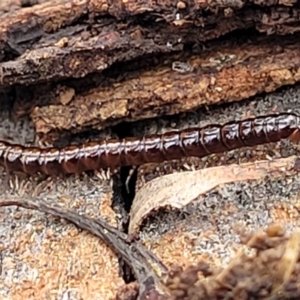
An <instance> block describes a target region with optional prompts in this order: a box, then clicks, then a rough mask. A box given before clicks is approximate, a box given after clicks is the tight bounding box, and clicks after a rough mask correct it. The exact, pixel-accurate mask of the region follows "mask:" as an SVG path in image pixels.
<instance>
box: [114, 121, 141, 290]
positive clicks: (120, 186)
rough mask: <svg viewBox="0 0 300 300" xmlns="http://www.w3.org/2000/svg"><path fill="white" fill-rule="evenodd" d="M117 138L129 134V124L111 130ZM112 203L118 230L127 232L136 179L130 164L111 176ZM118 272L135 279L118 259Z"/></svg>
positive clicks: (128, 280) (125, 280) (125, 278)
mask: <svg viewBox="0 0 300 300" xmlns="http://www.w3.org/2000/svg"><path fill="white" fill-rule="evenodd" d="M113 132H114V134H116V135H117V136H118V138H120V139H122V138H124V137H126V136H128V134H129V135H130V124H123V126H122V125H120V126H117V127H115V128H114V130H113ZM112 179H113V193H114V194H113V201H112V202H113V203H112V208H113V210H114V211H115V212H116V214H117V222H118V227H119V230H120V231H123V232H125V233H128V226H129V212H130V208H131V205H132V202H133V199H134V197H135V185H136V181H137V168H132V167H131V166H127V167H121V168H120V169H119V172H118V173H117V174H114V175H113V177H112ZM119 272H120V276H121V277H122V278H123V280H124V282H125V283H126V284H128V283H130V282H133V281H135V277H134V274H133V272H132V270H131V268H130V267H129V266H128V264H127V263H126V262H125V261H124V260H123V259H121V258H120V259H119Z"/></svg>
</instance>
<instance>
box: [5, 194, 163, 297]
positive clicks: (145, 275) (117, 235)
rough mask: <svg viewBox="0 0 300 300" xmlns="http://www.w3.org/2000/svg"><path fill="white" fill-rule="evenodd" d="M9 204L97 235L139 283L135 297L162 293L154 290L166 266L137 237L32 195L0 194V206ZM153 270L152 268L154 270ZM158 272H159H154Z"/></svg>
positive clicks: (159, 287) (157, 295)
mask: <svg viewBox="0 0 300 300" xmlns="http://www.w3.org/2000/svg"><path fill="white" fill-rule="evenodd" d="M12 205H16V206H20V207H23V208H27V209H33V210H38V211H40V212H44V213H47V214H51V215H53V216H55V217H60V218H63V219H66V220H68V221H70V222H71V223H73V224H75V225H77V226H78V227H80V228H82V229H85V230H87V231H89V232H91V233H92V234H94V235H95V236H98V237H99V238H101V239H102V240H103V241H104V242H105V243H106V244H107V245H108V246H109V247H110V248H111V249H112V250H113V251H114V252H115V253H116V254H117V255H119V256H121V257H122V258H123V259H124V260H125V261H126V262H127V264H128V265H129V266H130V267H131V268H132V270H133V272H134V274H135V277H136V279H137V281H138V283H139V298H138V299H140V300H142V299H146V297H147V295H149V294H150V293H151V294H152V295H153V293H155V295H156V297H157V298H155V299H159V298H158V297H160V296H162V295H160V296H159V294H158V293H157V290H162V288H163V285H162V283H161V279H160V277H162V276H165V275H166V274H167V271H168V270H167V268H166V266H164V265H163V263H162V262H160V261H159V259H158V258H157V257H156V256H154V254H153V253H151V252H150V251H149V250H148V249H146V248H145V247H144V246H143V245H142V244H141V243H139V242H138V241H136V240H134V241H132V242H129V239H128V237H127V235H126V234H124V233H122V232H120V231H118V230H117V229H115V228H114V227H112V226H110V225H109V224H107V223H106V222H105V221H103V220H101V219H93V218H90V217H87V216H84V215H79V214H78V213H76V212H74V211H72V210H70V209H67V208H63V207H60V206H58V205H49V204H48V203H46V202H45V201H43V200H41V199H39V198H35V199H34V201H33V200H32V199H29V198H22V199H21V198H17V197H14V198H13V199H9V198H8V197H6V198H5V199H1V198H0V207H3V206H12ZM154 270H156V272H155V271H154ZM158 272H159V273H160V275H157V274H158Z"/></svg>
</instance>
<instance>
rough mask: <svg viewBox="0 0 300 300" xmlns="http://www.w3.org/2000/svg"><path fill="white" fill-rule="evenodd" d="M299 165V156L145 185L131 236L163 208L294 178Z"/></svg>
mask: <svg viewBox="0 0 300 300" xmlns="http://www.w3.org/2000/svg"><path fill="white" fill-rule="evenodd" d="M297 161H298V158H297V157H296V156H290V157H288V158H280V159H275V160H263V161H257V162H251V163H244V164H241V165H237V164H232V165H227V166H218V167H212V168H207V169H202V170H197V171H190V172H184V173H182V172H181V173H173V174H168V175H165V176H162V177H159V178H156V179H154V180H152V181H150V182H148V183H146V184H145V185H144V186H143V187H142V188H141V189H140V190H139V191H138V192H137V194H136V197H135V199H134V201H133V204H132V208H131V212H130V224H129V234H131V233H134V232H135V231H136V230H137V229H138V227H139V226H140V224H141V222H142V221H143V219H144V218H145V217H147V216H148V215H149V213H151V212H152V211H155V210H158V209H159V208H161V207H166V206H170V207H172V208H175V209H181V208H182V207H184V206H186V205H187V204H189V203H191V202H192V201H193V200H195V199H197V198H198V197H199V196H200V195H203V194H205V193H208V192H209V191H211V190H212V189H214V188H216V187H218V186H219V185H221V184H225V183H231V182H238V181H246V180H259V179H263V178H264V177H266V176H272V177H281V176H291V175H293V174H295V171H298V170H295V168H294V166H295V164H296V162H297Z"/></svg>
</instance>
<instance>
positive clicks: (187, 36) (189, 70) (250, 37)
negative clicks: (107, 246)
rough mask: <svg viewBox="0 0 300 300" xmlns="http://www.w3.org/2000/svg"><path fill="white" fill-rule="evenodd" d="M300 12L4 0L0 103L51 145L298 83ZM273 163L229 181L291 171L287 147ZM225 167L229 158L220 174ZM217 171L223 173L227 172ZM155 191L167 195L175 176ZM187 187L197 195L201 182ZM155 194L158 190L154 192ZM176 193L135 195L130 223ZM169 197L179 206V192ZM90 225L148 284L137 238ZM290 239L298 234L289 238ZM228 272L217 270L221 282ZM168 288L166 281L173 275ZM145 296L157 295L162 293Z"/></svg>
mask: <svg viewBox="0 0 300 300" xmlns="http://www.w3.org/2000/svg"><path fill="white" fill-rule="evenodd" d="M35 4H37V5H35ZM299 12H300V7H299V4H298V2H297V1H295V0H286V1H276V0H275V1H274V0H266V1H260V0H257V1H256V0H255V1H248V0H240V1H231V0H228V1H227V0H225V1H202V0H195V1H181V0H179V1H178V0H169V1H156V2H155V1H147V0H142V1H136V0H129V1H122V0H117V1H105V0H81V1H80V0H53V1H50V0H49V1H46V0H45V1H44V0H32V1H31V0H29V1H26V0H25V1H23V0H8V1H5V4H4V5H3V3H1V4H0V93H1V95H0V104H1V102H2V100H3V99H6V100H7V101H8V102H10V103H11V105H12V106H13V109H12V116H13V117H14V118H16V119H17V118H20V117H21V116H24V115H30V117H31V118H32V119H33V121H34V124H35V128H36V131H37V133H38V134H39V136H40V137H42V138H43V141H46V142H49V143H50V144H51V143H52V142H53V141H54V140H56V139H57V138H58V137H62V138H63V134H70V133H78V132H82V131H85V130H88V129H91V128H93V129H102V128H105V127H108V126H111V125H115V124H118V123H120V122H122V121H129V122H132V121H136V120H144V119H146V118H150V117H159V116H163V115H173V114H176V113H179V112H186V111H190V110H194V109H195V108H198V107H199V106H203V105H210V104H216V103H221V102H232V101H237V100H242V99H245V98H248V97H250V96H252V95H255V94H258V93H261V92H272V91H274V90H276V89H278V88H279V87H281V86H283V85H288V84H294V83H296V82H298V81H299V78H300V71H299V70H300V59H299V57H300V53H299V34H300V33H299V31H300V30H299V29H300V26H299ZM237 30H240V32H241V34H240V35H239V34H236V31H237ZM287 34H294V35H291V36H287ZM279 162H281V163H282V165H281V164H280V163H279V166H278V165H276V163H278V161H273V162H269V163H268V164H267V166H266V165H263V166H265V169H262V170H261V169H259V170H257V169H255V168H254V169H252V173H251V170H250V171H249V169H247V170H248V173H247V174H245V173H244V175H245V176H244V177H243V176H241V174H239V178H237V174H235V173H232V174H233V176H232V178H231V180H234V181H237V180H241V177H243V178H244V179H245V180H247V179H249V178H250V177H251V176H250V175H252V176H253V178H255V179H257V178H262V177H264V176H265V175H266V173H268V172H269V173H272V175H274V174H273V173H274V172H275V173H276V172H277V171H278V173H282V172H288V171H290V172H291V173H293V172H295V170H293V168H294V165H293V163H295V158H294V157H291V158H289V159H286V160H284V159H283V160H281V161H279ZM292 165H293V166H292ZM252 166H253V165H252ZM270 166H271V167H270ZM280 166H281V167H284V168H283V169H284V170H283V169H281V168H280ZM242 167H243V166H241V167H240V168H242ZM235 168H237V167H236V166H235ZM272 168H273V169H272ZM232 169H234V167H232ZM219 170H222V169H219ZM228 170H231V169H230V167H229V169H227V170H226V173H227V172H228ZM235 170H236V169H235ZM270 170H271V171H270ZM223 171H224V169H223ZM273 171H274V172H273ZM206 172H209V170H207V171H206ZM204 173H205V172H204V171H203V172H202V173H199V174H201V175H203V174H204ZM194 175H195V173H193V176H194ZM221 175H222V176H223V178H225V176H224V172H223V173H222V174H221ZM221 175H220V173H219V175H218V176H217V178H214V181H210V184H211V185H210V187H206V190H209V189H211V188H213V187H214V186H217V185H218V184H220V183H221V181H220V176H221ZM226 175H227V174H226ZM226 178H227V177H226ZM229 179H230V178H229ZM180 180H182V177H181V179H180ZM180 180H179V181H177V182H176V183H177V186H176V187H179V183H180V182H181V181H180ZM178 182H179V183H178ZM222 182H224V181H222ZM145 188H146V187H145ZM160 188H161V187H160ZM168 188H169V190H166V189H168ZM189 188H190V187H187V189H189ZM172 189H173V190H172ZM181 190H182V186H181V187H180V192H181ZM142 191H143V189H142V190H141V192H142ZM161 191H162V192H165V193H166V194H168V193H169V194H168V197H169V196H170V195H172V193H174V186H172V185H169V186H167V187H166V188H165V189H162V190H161ZM175 191H178V189H177V190H176V189H175ZM189 192H190V193H192V192H195V195H196V194H198V195H199V190H197V189H194V190H192V189H191V190H190V191H189ZM196 192H197V193H196ZM153 194H155V196H157V195H159V193H157V191H155V192H154V193H153ZM145 195H147V193H145ZM148 195H149V194H148ZM193 196H194V195H191V196H188V197H187V198H186V199H185V201H186V202H187V203H188V202H189V201H191V200H192V198H193ZM137 199H138V197H137ZM172 199H173V200H174V198H172V197H170V198H169V199H167V197H161V198H159V197H158V198H157V199H155V201H154V202H152V203H154V204H153V207H150V208H147V205H145V203H142V205H141V203H139V206H140V208H141V209H140V210H137V212H136V213H134V216H133V221H132V224H134V225H131V226H132V227H134V228H136V227H138V225H139V224H140V222H141V221H142V219H143V218H144V217H145V216H147V215H148V214H149V213H150V212H151V211H152V210H153V209H156V208H158V207H160V206H161V204H162V206H164V205H165V204H170V203H171V200H172ZM150 200H151V199H150ZM3 201H7V202H6V204H5V203H2V204H3V205H12V204H15V205H19V206H24V207H26V208H33V209H41V210H43V211H46V212H49V213H53V214H54V215H59V216H61V217H66V218H67V219H69V220H71V221H73V222H74V223H76V224H77V225H79V226H82V227H83V228H86V229H88V230H91V231H93V230H94V229H95V228H96V229H97V230H98V229H99V226H100V225H99V224H100V223H101V222H100V221H97V220H92V222H90V221H91V220H88V219H87V218H84V217H83V216H79V215H77V214H73V213H72V212H69V211H68V212H67V214H66V211H64V210H63V209H62V208H60V207H59V208H58V207H52V206H49V205H48V204H47V203H44V204H42V205H41V206H39V204H38V203H36V202H33V201H31V200H28V201H27V200H26V199H19V201H16V200H13V201H10V200H9V199H3ZM26 201H27V202H26ZM138 202H140V201H138ZM150 203H151V202H150ZM177 204H178V207H182V205H183V204H184V201H183V202H180V203H177ZM47 205H48V206H47ZM171 205H174V202H172V203H171ZM61 209H62V210H61ZM133 211H134V210H133ZM68 213H69V215H68ZM134 217H135V218H136V219H135V218H134ZM101 226H102V225H101ZM101 226H100V227H101ZM108 228H109V227H108ZM102 229H103V228H102ZM97 230H96V231H97ZM111 230H112V231H111ZM93 232H94V233H95V234H96V235H98V236H99V237H101V238H103V239H104V240H106V241H108V243H109V241H110V237H111V233H112V232H113V233H114V234H115V237H116V239H115V240H114V242H113V245H112V247H115V245H117V250H116V249H115V250H116V251H117V252H118V251H120V248H118V247H119V246H120V245H121V252H122V253H121V254H122V255H123V256H124V257H125V259H127V262H128V263H129V264H131V265H132V267H133V269H134V270H135V271H136V275H137V279H138V281H139V284H140V291H141V292H142V291H143V288H144V289H145V290H147V289H148V287H149V282H145V281H144V280H145V279H149V276H147V275H149V274H154V273H153V272H154V270H157V268H155V267H153V266H149V268H148V266H146V267H144V264H143V263H140V261H141V260H140V259H136V255H137V256H139V254H140V252H139V250H140V249H141V248H139V249H137V248H134V246H136V245H138V246H140V245H139V244H138V243H135V241H133V243H130V242H129V241H125V240H124V235H119V232H116V231H114V230H113V229H109V230H108V231H107V228H106V230H105V228H104V233H103V232H102V231H101V230H100V233H99V231H98V232H95V231H93ZM105 233H106V235H105ZM297 243H299V241H298V238H297V236H296V238H295V239H291V243H290V244H287V245H288V248H293V247H294V246H295V244H297ZM132 245H133V246H132ZM291 246H292V247H291ZM122 247H123V248H122ZM118 249H119V250H118ZM124 249H125V250H124ZM293 249H294V252H293V254H294V255H293V256H292V259H290V260H289V258H290V256H289V255H288V254H289V253H288V252H285V253H287V255H286V256H285V255H283V258H285V260H282V261H283V263H282V264H279V267H280V274H279V275H280V276H279V277H278V278H275V281H276V280H277V281H276V284H277V287H279V288H281V285H280V284H281V283H285V282H286V280H287V279H288V278H289V277H290V276H291V272H292V267H293V266H294V265H295V264H296V263H295V257H296V256H295V253H296V252H297V251H298V250H297V249H298V248H297V245H296V246H295V247H294V248H293ZM136 251H137V252H136ZM146 252H147V251H146ZM147 253H148V254H149V253H150V252H147ZM149 255H150V254H149ZM149 255H148V257H147V258H149V259H150V258H151V257H150V256H149ZM141 256H143V255H141ZM139 258H141V257H139ZM150 260H151V259H150ZM287 264H289V267H287V268H285V266H286V265H287ZM240 265H242V263H241V264H240ZM240 265H239V266H240ZM253 265H254V266H255V264H253ZM156 267H157V266H156ZM162 269H163V270H165V269H164V268H162ZM139 271H141V273H142V275H141V276H140V274H139ZM228 273H230V272H228ZM228 273H226V272H223V273H222V274H223V277H222V278H221V279H222V280H224V282H225V279H226V276H225V275H228ZM144 275H145V276H144ZM151 276H152V275H151ZM151 276H150V277H151ZM158 277H159V276H155V275H154V276H152V278H150V281H151V280H152V279H153V278H154V281H153V282H150V286H151V285H152V287H153V285H154V291H155V289H156V288H158V287H159V286H160V278H158ZM257 278H259V276H258V277H257ZM218 279H219V281H220V277H218ZM146 281H147V280H146ZM177 282H178V281H177ZM190 286H191V287H192V288H193V285H192V284H191V285H190ZM180 287H181V288H182V285H181V286H180ZM214 287H215V286H214V285H212V288H214ZM169 288H170V290H171V291H172V289H173V290H174V284H173V288H172V286H171V287H170V285H169ZM175 290H176V286H175ZM214 291H216V292H218V289H217V288H216V289H215V290H214ZM152 292H153V290H152ZM180 292H182V291H180ZM181 295H182V294H181ZM148 296H149V295H148ZM151 297H152V298H151V299H157V298H158V295H154V294H152V295H151ZM148 298H149V297H148Z"/></svg>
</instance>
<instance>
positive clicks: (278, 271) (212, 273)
mask: <svg viewBox="0 0 300 300" xmlns="http://www.w3.org/2000/svg"><path fill="white" fill-rule="evenodd" d="M273 226H274V227H273V228H272V226H271V227H269V228H268V229H267V233H265V232H263V231H262V230H260V231H258V232H254V233H252V234H251V235H250V236H249V237H248V238H246V239H244V242H245V244H246V245H247V246H248V247H249V249H252V252H254V253H253V254H251V255H249V254H248V253H246V252H245V251H241V252H240V253H239V254H237V256H236V257H235V258H233V259H232V260H231V262H230V263H229V264H228V266H227V267H226V268H224V269H219V268H214V267H210V266H209V265H207V264H206V263H203V262H200V263H199V264H198V265H197V266H190V267H188V268H186V269H185V270H183V269H182V268H181V267H177V268H174V269H173V270H172V271H170V273H169V278H168V279H167V281H166V286H167V287H168V289H169V291H170V294H171V297H170V299H171V300H179V299H180V300H183V299H186V300H188V299H189V300H191V299H193V300H201V299H211V300H214V299H239V300H248V299H249V300H250V299H272V300H275V299H278V300H279V299H299V297H300V291H299V290H298V289H297V286H298V285H299V282H300V276H299V269H300V260H299V253H300V251H299V250H300V232H299V230H296V231H295V232H293V233H292V234H291V235H290V236H288V235H287V234H286V233H285V234H284V235H282V231H283V229H282V228H281V227H280V226H277V225H273ZM269 232H272V234H271V235H269V234H268V233H269ZM244 238H245V236H244Z"/></svg>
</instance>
